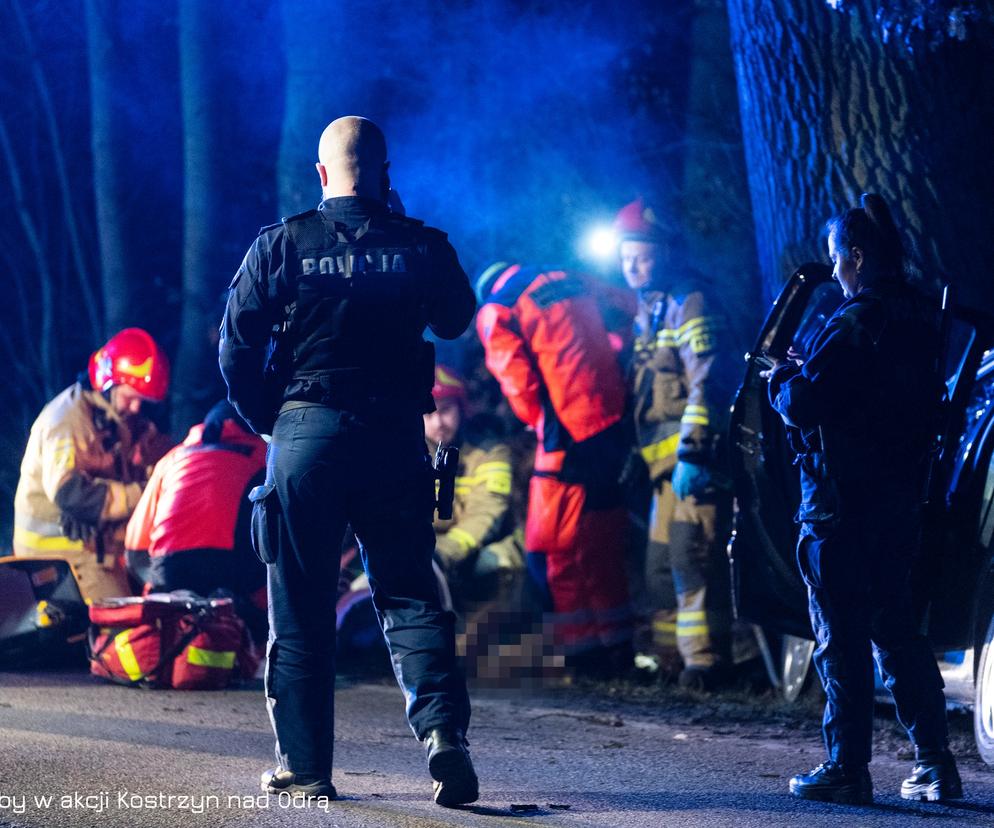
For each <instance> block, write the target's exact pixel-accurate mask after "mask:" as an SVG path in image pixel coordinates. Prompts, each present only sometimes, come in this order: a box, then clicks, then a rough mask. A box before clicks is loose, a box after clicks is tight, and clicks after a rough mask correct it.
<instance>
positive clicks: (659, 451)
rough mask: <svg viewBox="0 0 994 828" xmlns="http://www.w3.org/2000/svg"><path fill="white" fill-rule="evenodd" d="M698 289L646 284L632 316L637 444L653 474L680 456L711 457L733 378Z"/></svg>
mask: <svg viewBox="0 0 994 828" xmlns="http://www.w3.org/2000/svg"><path fill="white" fill-rule="evenodd" d="M724 327H725V326H723V325H722V324H720V322H719V320H718V318H717V316H716V315H715V314H714V310H713V309H712V308H709V307H708V303H707V301H706V300H705V296H704V294H703V293H702V292H701V291H699V290H687V291H673V292H668V293H664V292H660V291H647V292H644V293H642V294H641V295H640V297H639V307H638V312H637V315H636V317H635V343H634V354H633V362H632V391H633V404H634V419H635V428H636V433H637V436H638V444H639V450H640V452H641V454H642V458H643V459H644V460H645V462H646V464H647V465H648V466H649V473H650V476H651V478H652V479H653V480H655V481H658V480H659V479H660V478H662V477H663V476H664V475H666V474H669V473H670V472H671V471H672V470H673V467H674V466H675V465H676V461H677V460H686V461H689V462H693V463H701V464H705V465H706V464H711V463H713V462H714V461H715V449H716V446H715V444H716V440H717V438H718V435H720V434H721V433H722V430H723V428H724V426H725V422H726V417H727V410H728V406H729V403H730V401H731V392H732V384H733V383H732V382H731V376H730V368H731V365H730V360H729V355H728V354H727V352H722V350H721V349H722V348H725V349H727V348H728V345H727V343H725V342H722V338H723V337H724V335H725V330H724Z"/></svg>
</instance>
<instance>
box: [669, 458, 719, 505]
mask: <svg viewBox="0 0 994 828" xmlns="http://www.w3.org/2000/svg"><path fill="white" fill-rule="evenodd" d="M672 483H673V494H675V495H676V496H677V500H684V499H685V498H687V497H689V496H691V495H693V496H694V497H697V496H698V495H702V494H704V492H705V490H706V489H707V488H708V486H710V485H711V471H710V470H709V469H708V468H707V467H706V466H701V465H699V464H698V463H688V462H687V461H686V460H677V463H676V467H675V468H674V469H673V481H672Z"/></svg>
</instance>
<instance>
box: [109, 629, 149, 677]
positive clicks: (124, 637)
mask: <svg viewBox="0 0 994 828" xmlns="http://www.w3.org/2000/svg"><path fill="white" fill-rule="evenodd" d="M130 633H131V630H123V631H122V632H119V633H118V634H117V635H115V636H114V649H115V650H116V651H117V659H118V661H120V662H121V669H123V670H124V672H125V673H127V674H128V678H129V679H131V680H132V681H138V680H139V679H141V678H142V677H143V675H144V673H142V668H141V667H139V666H138V659H137V658H135V651H134V650H133V649H132V648H131V640H130V638H129V635H130Z"/></svg>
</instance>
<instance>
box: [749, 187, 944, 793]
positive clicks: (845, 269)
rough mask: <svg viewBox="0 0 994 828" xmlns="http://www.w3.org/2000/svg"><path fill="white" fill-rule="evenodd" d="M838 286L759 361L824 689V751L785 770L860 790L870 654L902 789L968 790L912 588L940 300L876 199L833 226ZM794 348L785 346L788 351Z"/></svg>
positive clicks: (832, 786) (824, 788)
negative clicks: (913, 270)
mask: <svg viewBox="0 0 994 828" xmlns="http://www.w3.org/2000/svg"><path fill="white" fill-rule="evenodd" d="M827 231H828V254H829V257H830V258H831V260H832V263H833V265H834V270H833V273H832V276H833V278H834V279H835V280H836V281H838V283H839V284H840V285H841V287H842V291H843V293H844V295H845V300H844V301H843V303H842V304H841V306H840V307H839V308H838V310H837V311H836V312H835V313H834V314H833V315H832V317H831V318H830V319H829V320H828V322H827V323H826V324H825V327H824V329H823V330H822V331H821V332H820V333H819V334H818V335H817V337H816V338H815V339H814V341H813V343H812V346H811V348H810V349H809V353H808V354H806V355H805V358H804V359H803V360H802V359H801V358H799V357H798V358H794V359H790V360H788V361H786V362H782V363H781V362H776V363H775V365H774V367H773V368H772V369H771V370H770V371H768V372H765V376H766V377H767V379H768V380H769V391H770V402H771V403H772V405H773V407H774V409H776V411H777V412H778V413H779V414H780V416H781V417H782V418H783V421H784V423H785V424H786V426H787V430H788V434H789V437H790V441H791V445H792V446H793V447H794V448H795V450H796V451H797V453H798V465H799V466H800V470H801V505H800V508H799V510H798V514H797V520H798V522H799V523H800V526H801V529H800V540H799V541H798V548H797V559H798V564H799V566H800V569H801V574H802V576H803V577H804V581H805V583H806V584H807V587H808V607H809V611H810V615H811V625H812V629H813V630H814V633H815V638H816V641H817V644H818V646H817V649H816V650H815V655H814V660H815V666H816V667H817V669H818V675H819V677H820V678H821V681H822V685H823V686H824V688H825V695H826V697H827V699H826V704H825V716H824V721H823V733H824V737H825V746H826V748H827V752H828V760H827V761H826V762H824V763H823V764H821V765H819V766H818V767H817V768H815V769H814V770H812V771H810V772H808V773H803V774H798V775H797V776H794V777H793V778H792V779H791V780H790V792H791V794H793V795H794V796H797V797H800V798H802V799H816V800H822V801H833V802H847V803H868V802H872V800H873V785H872V782H871V779H870V774H869V770H868V767H867V766H868V764H869V762H870V754H871V746H872V737H873V701H874V676H873V659H874V658H875V659H876V663H877V666H878V667H879V669H880V674H881V676H882V678H883V681H884V685H885V686H886V687H887V689H888V690H889V691H890V692H891V694H892V695H893V697H894V702H895V705H896V708H897V716H898V718H899V719H900V721H901V723H902V724H903V725H904V726H905V728H906V729H907V731H908V735H909V737H910V738H911V741H912V743H913V744H914V746H915V754H916V762H915V765H914V768H913V770H912V773H911V775H910V776H909V777H908V778H907V779H906V780H905V781H904V783H903V784H902V786H901V796H902V797H903V798H905V799H913V800H925V801H939V800H947V799H957V798H959V797H961V796H962V785H961V783H960V778H959V774H958V772H957V770H956V762H955V760H954V759H953V756H952V754H951V753H950V752H949V748H948V734H947V729H946V712H945V698H944V697H943V693H942V688H943V683H942V678H941V676H940V675H939V669H938V667H937V666H936V663H935V657H934V655H933V653H932V650H931V647H930V645H929V643H928V640H927V639H926V638H925V636H924V635H922V634H921V632H920V630H919V625H918V623H917V620H916V618H915V617H914V612H913V609H912V602H911V598H910V575H911V564H912V560H913V559H914V557H915V554H916V552H917V548H918V545H919V535H920V511H921V501H922V498H923V493H924V488H925V478H926V470H927V458H928V455H929V451H930V447H931V435H932V433H933V432H934V427H935V412H936V410H937V406H938V404H939V400H940V399H941V394H942V380H941V377H940V376H939V374H938V372H937V370H936V366H937V365H938V354H939V335H938V315H937V310H938V308H937V303H935V306H933V304H932V303H930V302H928V301H927V300H926V299H925V298H923V297H922V296H920V295H919V294H918V292H917V291H916V290H914V289H913V288H912V287H911V286H910V285H909V284H908V283H907V281H906V279H905V270H904V259H905V257H904V246H903V245H902V243H901V237H900V233H899V232H898V230H897V228H896V226H895V224H894V220H893V218H892V217H891V213H890V210H889V209H888V207H887V204H886V202H885V201H884V200H883V199H882V198H881V197H880V196H879V195H875V194H866V195H864V196H862V198H861V199H860V206H859V207H854V208H851V209H848V210H845V211H844V212H843V213H841V214H839V215H838V216H836V217H834V218H832V219H831V220H830V221H829V222H828V224H827ZM792 356H793V355H792Z"/></svg>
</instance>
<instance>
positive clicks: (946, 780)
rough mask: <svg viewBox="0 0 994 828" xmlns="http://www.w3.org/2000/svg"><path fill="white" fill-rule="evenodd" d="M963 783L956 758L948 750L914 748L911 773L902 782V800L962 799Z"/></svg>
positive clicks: (937, 800)
mask: <svg viewBox="0 0 994 828" xmlns="http://www.w3.org/2000/svg"><path fill="white" fill-rule="evenodd" d="M962 798H963V783H962V782H961V781H960V778H959V771H958V770H957V769H956V760H955V759H954V758H953V755H952V754H951V753H950V752H949V751H948V750H933V751H928V750H917V749H916V750H915V766H914V768H912V769H911V776H909V777H908V778H907V779H905V780H904V782H902V783H901V799H913V800H916V801H919V802H942V801H944V800H947V799H962Z"/></svg>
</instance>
